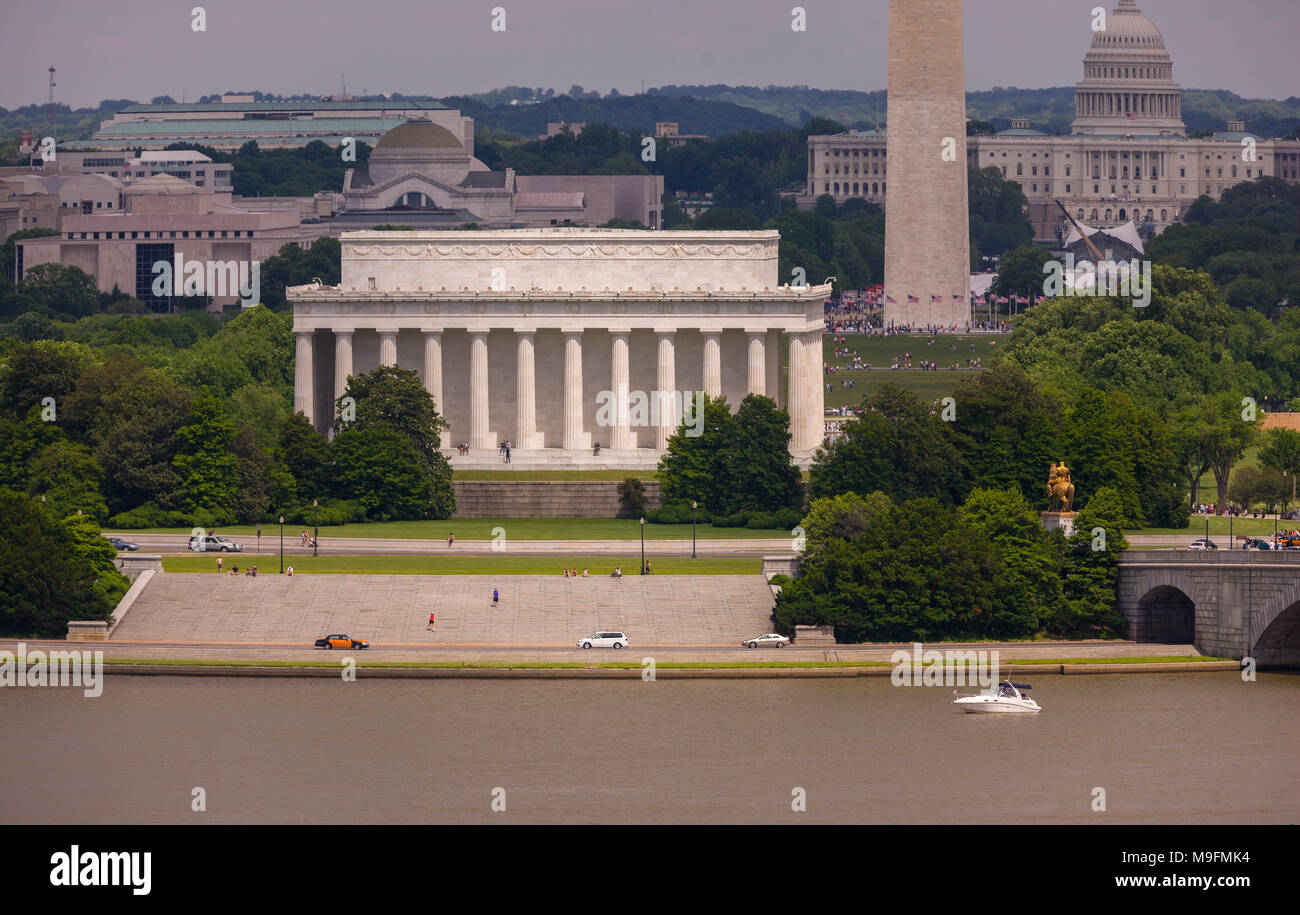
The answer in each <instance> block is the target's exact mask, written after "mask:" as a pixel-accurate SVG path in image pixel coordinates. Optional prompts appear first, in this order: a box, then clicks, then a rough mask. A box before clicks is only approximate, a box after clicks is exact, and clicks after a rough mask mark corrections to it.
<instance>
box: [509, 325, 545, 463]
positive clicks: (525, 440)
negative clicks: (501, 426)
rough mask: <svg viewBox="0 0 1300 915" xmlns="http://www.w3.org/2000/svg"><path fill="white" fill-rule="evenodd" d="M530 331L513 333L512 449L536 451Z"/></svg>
mask: <svg viewBox="0 0 1300 915" xmlns="http://www.w3.org/2000/svg"><path fill="white" fill-rule="evenodd" d="M533 333H534V332H533V331H531V330H517V331H515V340H516V350H515V368H516V371H515V440H514V442H513V443H512V444H513V445H514V447H515V448H540V447H541V446H542V445H541V442H540V441H539V439H540V438H541V436H539V435H538V434H537V370H536V367H535V364H534V352H533Z"/></svg>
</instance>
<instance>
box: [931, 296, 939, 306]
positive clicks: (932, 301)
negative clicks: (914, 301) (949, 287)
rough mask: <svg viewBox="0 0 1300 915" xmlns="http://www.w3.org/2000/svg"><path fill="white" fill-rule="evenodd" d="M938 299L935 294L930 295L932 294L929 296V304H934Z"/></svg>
mask: <svg viewBox="0 0 1300 915" xmlns="http://www.w3.org/2000/svg"><path fill="white" fill-rule="evenodd" d="M938 301H939V297H938V296H937V295H932V296H930V304H931V305H933V304H935V303H936V302H938Z"/></svg>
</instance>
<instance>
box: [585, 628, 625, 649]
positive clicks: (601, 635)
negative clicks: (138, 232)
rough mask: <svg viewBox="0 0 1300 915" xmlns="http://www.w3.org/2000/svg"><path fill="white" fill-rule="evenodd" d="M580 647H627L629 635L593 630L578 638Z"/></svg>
mask: <svg viewBox="0 0 1300 915" xmlns="http://www.w3.org/2000/svg"><path fill="white" fill-rule="evenodd" d="M578 647H579V648H626V647H627V636H626V635H624V634H623V633H621V632H593V633H592V634H591V635H589V636H587V637H586V638H585V639H579V640H578Z"/></svg>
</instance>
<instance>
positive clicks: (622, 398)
mask: <svg viewBox="0 0 1300 915" xmlns="http://www.w3.org/2000/svg"><path fill="white" fill-rule="evenodd" d="M629 333H630V331H629V330H625V329H623V328H617V329H613V328H611V329H610V332H609V335H610V339H611V340H612V341H613V343H612V346H611V349H610V357H609V362H610V385H611V387H610V390H611V391H612V392H613V394H614V423H613V425H612V426H610V442H609V447H610V448H613V449H614V450H615V451H627V450H630V449H632V448H635V447H636V439H635V438H634V437H633V435H632V428H631V426H629V425H628V411H629V410H630V405H629V403H628V396H629V393H630V391H631V384H632V382H631V374H630V369H629V367H628V352H627V341H628V334H629Z"/></svg>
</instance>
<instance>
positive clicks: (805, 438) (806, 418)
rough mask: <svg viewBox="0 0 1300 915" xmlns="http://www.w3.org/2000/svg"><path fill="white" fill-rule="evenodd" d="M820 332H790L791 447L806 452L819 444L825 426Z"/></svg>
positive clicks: (794, 450)
mask: <svg viewBox="0 0 1300 915" xmlns="http://www.w3.org/2000/svg"><path fill="white" fill-rule="evenodd" d="M821 345H822V335H821V333H820V332H818V331H808V332H805V333H797V334H791V335H790V435H791V440H790V450H791V451H793V452H795V453H796V454H798V453H804V454H808V453H810V452H812V451H813V450H815V449H816V448H817V446H818V445H820V444H821V442H822V438H823V437H824V435H825V433H824V429H825V416H824V414H825V409H824V407H823V405H824V404H825V402H826V394H825V390H824V389H823V387H822V385H823V380H822V372H821V369H822V359H821Z"/></svg>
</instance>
